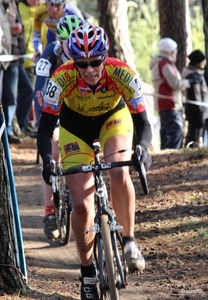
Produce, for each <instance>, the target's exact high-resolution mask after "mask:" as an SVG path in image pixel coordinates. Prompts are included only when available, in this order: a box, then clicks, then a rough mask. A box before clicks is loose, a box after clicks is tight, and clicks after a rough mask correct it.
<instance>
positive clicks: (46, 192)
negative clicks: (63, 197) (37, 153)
mask: <svg viewBox="0 0 208 300" xmlns="http://www.w3.org/2000/svg"><path fill="white" fill-rule="evenodd" d="M58 139H59V128H58V127H57V128H55V130H54V132H53V137H52V156H53V158H54V160H55V161H57V162H58V161H59V148H58ZM42 186H43V197H44V203H45V206H53V202H52V201H53V194H52V191H51V186H50V185H48V184H46V183H45V181H44V180H42Z"/></svg>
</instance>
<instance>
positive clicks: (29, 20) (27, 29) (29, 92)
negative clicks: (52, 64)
mask: <svg viewBox="0 0 208 300" xmlns="http://www.w3.org/2000/svg"><path fill="white" fill-rule="evenodd" d="M17 5H18V11H19V14H20V16H21V19H22V23H23V26H24V34H25V43H26V54H34V52H35V50H34V47H33V31H34V15H35V11H36V9H37V7H38V6H39V5H40V0H20V1H18V4H17ZM34 67H35V65H34V62H33V61H32V59H31V58H25V59H24V65H22V64H21V65H20V69H19V78H21V80H19V84H18V100H17V103H18V105H17V111H16V115H17V118H18V122H19V126H20V128H21V130H22V131H23V132H24V133H25V134H27V135H29V136H31V137H33V136H35V135H36V132H35V129H34V127H33V126H32V125H31V123H29V116H30V113H31V110H32V112H33V89H34V86H35V79H36V76H35V72H34ZM23 68H24V69H25V71H26V73H27V76H28V80H27V82H26V84H25V82H24V81H23V80H22V72H25V71H24V69H23ZM24 77H25V76H24ZM28 85H30V88H27V89H26V87H28ZM23 107H24V109H23ZM33 119H34V118H33ZM33 123H34V122H33Z"/></svg>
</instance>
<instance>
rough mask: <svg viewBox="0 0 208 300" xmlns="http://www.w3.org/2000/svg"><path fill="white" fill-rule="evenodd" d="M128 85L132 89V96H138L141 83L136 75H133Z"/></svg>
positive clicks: (140, 92)
mask: <svg viewBox="0 0 208 300" xmlns="http://www.w3.org/2000/svg"><path fill="white" fill-rule="evenodd" d="M129 86H130V87H131V88H132V89H133V90H134V98H138V97H140V96H141V94H142V91H141V84H140V82H139V78H138V76H137V75H135V76H134V77H133V78H132V80H131V81H130V82H129Z"/></svg>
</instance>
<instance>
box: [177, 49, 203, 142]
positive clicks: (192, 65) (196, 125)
mask: <svg viewBox="0 0 208 300" xmlns="http://www.w3.org/2000/svg"><path fill="white" fill-rule="evenodd" d="M188 58H189V60H190V62H189V65H188V66H187V67H184V69H183V73H182V76H183V78H186V79H189V80H190V82H192V83H191V86H190V87H189V88H187V90H186V100H191V101H199V102H206V103H207V104H208V89H207V85H206V81H205V78H204V75H203V73H204V66H205V55H204V54H203V53H202V52H201V51H200V50H195V51H193V52H192V53H191V54H189V56H188ZM185 115H186V120H187V121H188V133H187V136H186V145H188V144H189V146H190V147H191V148H196V147H199V143H200V138H202V137H203V131H204V124H205V119H207V118H208V107H204V106H200V105H195V104H192V103H188V102H185Z"/></svg>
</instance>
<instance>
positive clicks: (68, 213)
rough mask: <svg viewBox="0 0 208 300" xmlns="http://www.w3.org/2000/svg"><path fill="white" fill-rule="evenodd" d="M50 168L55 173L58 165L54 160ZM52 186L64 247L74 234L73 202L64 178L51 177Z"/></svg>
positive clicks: (57, 221) (57, 220)
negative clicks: (72, 219) (72, 223)
mask: <svg viewBox="0 0 208 300" xmlns="http://www.w3.org/2000/svg"><path fill="white" fill-rule="evenodd" d="M50 166H51V169H52V170H53V171H54V172H55V171H56V163H55V161H54V160H51V162H50ZM51 186H52V193H53V201H54V206H55V216H56V223H57V229H58V231H59V241H60V243H61V244H62V245H63V246H64V245H66V244H67V243H68V241H69V240H70V237H71V233H72V225H71V218H72V212H73V200H72V196H71V193H70V190H69V189H68V187H67V184H66V182H65V178H64V177H61V176H51Z"/></svg>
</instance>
